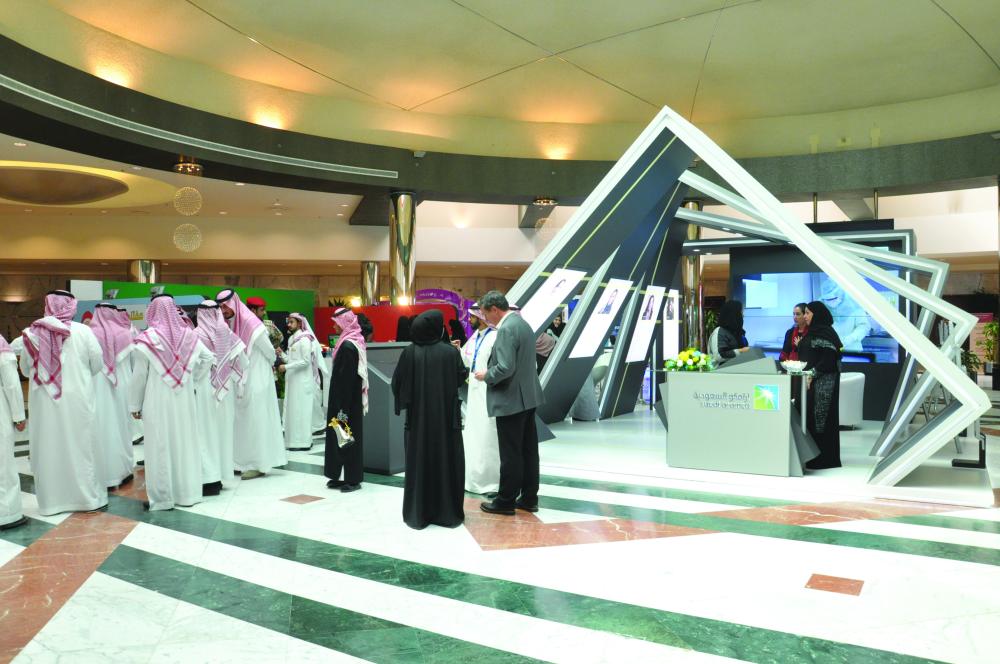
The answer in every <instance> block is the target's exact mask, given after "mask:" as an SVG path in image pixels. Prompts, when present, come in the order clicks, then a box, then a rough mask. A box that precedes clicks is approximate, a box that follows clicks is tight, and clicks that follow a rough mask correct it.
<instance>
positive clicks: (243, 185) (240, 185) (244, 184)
mask: <svg viewBox="0 0 1000 664" xmlns="http://www.w3.org/2000/svg"><path fill="white" fill-rule="evenodd" d="M233 184H235V185H236V186H237V187H245V186H246V184H247V183H246V182H234V183H233Z"/></svg>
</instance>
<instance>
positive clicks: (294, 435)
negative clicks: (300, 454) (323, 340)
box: [278, 313, 325, 451]
mask: <svg viewBox="0 0 1000 664" xmlns="http://www.w3.org/2000/svg"><path fill="white" fill-rule="evenodd" d="M288 331H289V332H291V333H292V336H291V338H290V339H289V340H288V353H287V354H286V361H285V364H282V365H281V366H279V367H278V371H279V372H283V373H284V374H285V412H284V424H285V449H288V450H299V451H306V450H308V449H309V448H311V447H312V439H313V435H312V432H313V419H314V415H315V407H316V395H317V394H319V393H322V389H321V385H322V378H321V376H322V373H321V369H320V367H321V366H323V364H324V363H323V350H322V348H321V347H320V345H319V342H318V341H316V335H315V334H313V331H312V328H310V327H309V321H308V320H306V317H305V316H303V315H302V314H299V313H292V314H290V315H289V316H288ZM324 368H325V367H324Z"/></svg>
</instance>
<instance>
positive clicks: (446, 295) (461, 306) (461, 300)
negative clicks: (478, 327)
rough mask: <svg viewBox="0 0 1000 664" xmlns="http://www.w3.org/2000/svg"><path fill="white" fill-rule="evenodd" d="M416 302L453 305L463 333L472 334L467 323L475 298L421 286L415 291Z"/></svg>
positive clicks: (470, 327)
mask: <svg viewBox="0 0 1000 664" xmlns="http://www.w3.org/2000/svg"><path fill="white" fill-rule="evenodd" d="M416 303H417V304H439V303H440V304H450V305H451V306H453V307H455V311H456V312H457V313H458V321H459V322H460V323H461V324H462V327H464V328H465V333H466V334H467V335H471V334H472V326H471V325H469V307H471V306H472V305H474V304H475V303H476V301H475V300H469V299H467V298H465V297H464V296H462V295H461V294H460V293H456V292H455V291H450V290H445V289H443V288H422V289H420V290H418V291H417V293H416Z"/></svg>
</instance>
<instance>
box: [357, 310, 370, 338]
mask: <svg viewBox="0 0 1000 664" xmlns="http://www.w3.org/2000/svg"><path fill="white" fill-rule="evenodd" d="M356 315H357V317H358V325H360V326H361V335H362V336H363V337H364V338H365V341H370V340H371V336H372V334H374V333H375V328H374V326H372V321H371V319H370V318H368V316H365V315H364V314H363V313H361V312H358V313H357V314H356Z"/></svg>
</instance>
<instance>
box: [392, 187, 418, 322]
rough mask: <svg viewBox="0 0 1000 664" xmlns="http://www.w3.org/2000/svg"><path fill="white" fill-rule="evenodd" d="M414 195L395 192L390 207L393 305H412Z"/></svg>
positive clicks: (414, 224)
mask: <svg viewBox="0 0 1000 664" xmlns="http://www.w3.org/2000/svg"><path fill="white" fill-rule="evenodd" d="M414 198H415V197H414V195H413V192H412V191H396V192H393V193H392V195H391V196H390V200H391V202H390V205H389V297H390V299H391V301H392V303H393V304H413V299H414V295H415V294H416V293H415V288H414V276H415V271H416V267H417V264H416V260H414V256H413V239H414V232H415V230H416V221H417V208H416V201H415V200H414Z"/></svg>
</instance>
